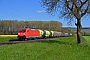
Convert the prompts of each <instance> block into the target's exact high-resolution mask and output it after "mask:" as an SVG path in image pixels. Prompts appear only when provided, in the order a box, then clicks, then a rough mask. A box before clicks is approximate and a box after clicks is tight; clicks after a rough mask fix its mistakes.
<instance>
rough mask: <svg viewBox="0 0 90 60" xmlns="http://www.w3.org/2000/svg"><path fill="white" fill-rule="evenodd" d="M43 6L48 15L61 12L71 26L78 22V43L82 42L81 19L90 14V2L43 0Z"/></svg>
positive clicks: (84, 0) (87, 0)
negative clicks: (73, 22) (72, 23)
mask: <svg viewBox="0 0 90 60" xmlns="http://www.w3.org/2000/svg"><path fill="white" fill-rule="evenodd" d="M40 3H41V5H42V6H43V7H45V8H46V11H47V13H50V14H51V15H54V14H55V13H57V12H59V13H60V17H61V16H63V17H64V18H66V19H67V20H68V22H69V23H70V24H71V22H72V21H73V20H75V19H76V20H77V23H75V25H76V26H77V43H81V42H82V35H81V29H82V25H81V18H82V17H83V16H85V15H88V14H89V13H90V0H41V1H40Z"/></svg>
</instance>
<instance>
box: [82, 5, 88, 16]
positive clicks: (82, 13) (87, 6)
mask: <svg viewBox="0 0 90 60" xmlns="http://www.w3.org/2000/svg"><path fill="white" fill-rule="evenodd" d="M88 8H89V6H87V8H86V10H85V11H84V13H82V14H81V17H82V16H84V15H85V14H86V13H87V12H88Z"/></svg>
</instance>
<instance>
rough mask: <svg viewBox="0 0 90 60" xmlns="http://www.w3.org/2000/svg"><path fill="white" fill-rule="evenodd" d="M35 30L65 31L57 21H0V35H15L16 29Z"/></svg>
mask: <svg viewBox="0 0 90 60" xmlns="http://www.w3.org/2000/svg"><path fill="white" fill-rule="evenodd" d="M25 27H28V28H36V29H42V30H50V31H66V32H68V31H69V30H67V29H62V23H61V22H58V21H23V20H22V21H18V20H0V34H1V35H3V34H17V32H18V28H25Z"/></svg>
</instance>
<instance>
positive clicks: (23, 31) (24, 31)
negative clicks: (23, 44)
mask: <svg viewBox="0 0 90 60" xmlns="http://www.w3.org/2000/svg"><path fill="white" fill-rule="evenodd" d="M18 32H26V30H19V31H18Z"/></svg>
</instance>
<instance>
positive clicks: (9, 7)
mask: <svg viewBox="0 0 90 60" xmlns="http://www.w3.org/2000/svg"><path fill="white" fill-rule="evenodd" d="M39 1H40V0H0V20H2V19H3V20H30V21H34V20H35V21H50V20H56V21H60V22H61V23H62V24H63V27H67V26H68V27H75V25H74V23H72V26H69V25H67V21H65V20H63V19H60V18H59V17H58V15H56V16H51V15H48V14H47V13H45V9H44V8H43V7H41V5H40V3H39ZM82 25H83V27H90V17H87V18H86V17H84V18H83V21H82Z"/></svg>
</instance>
